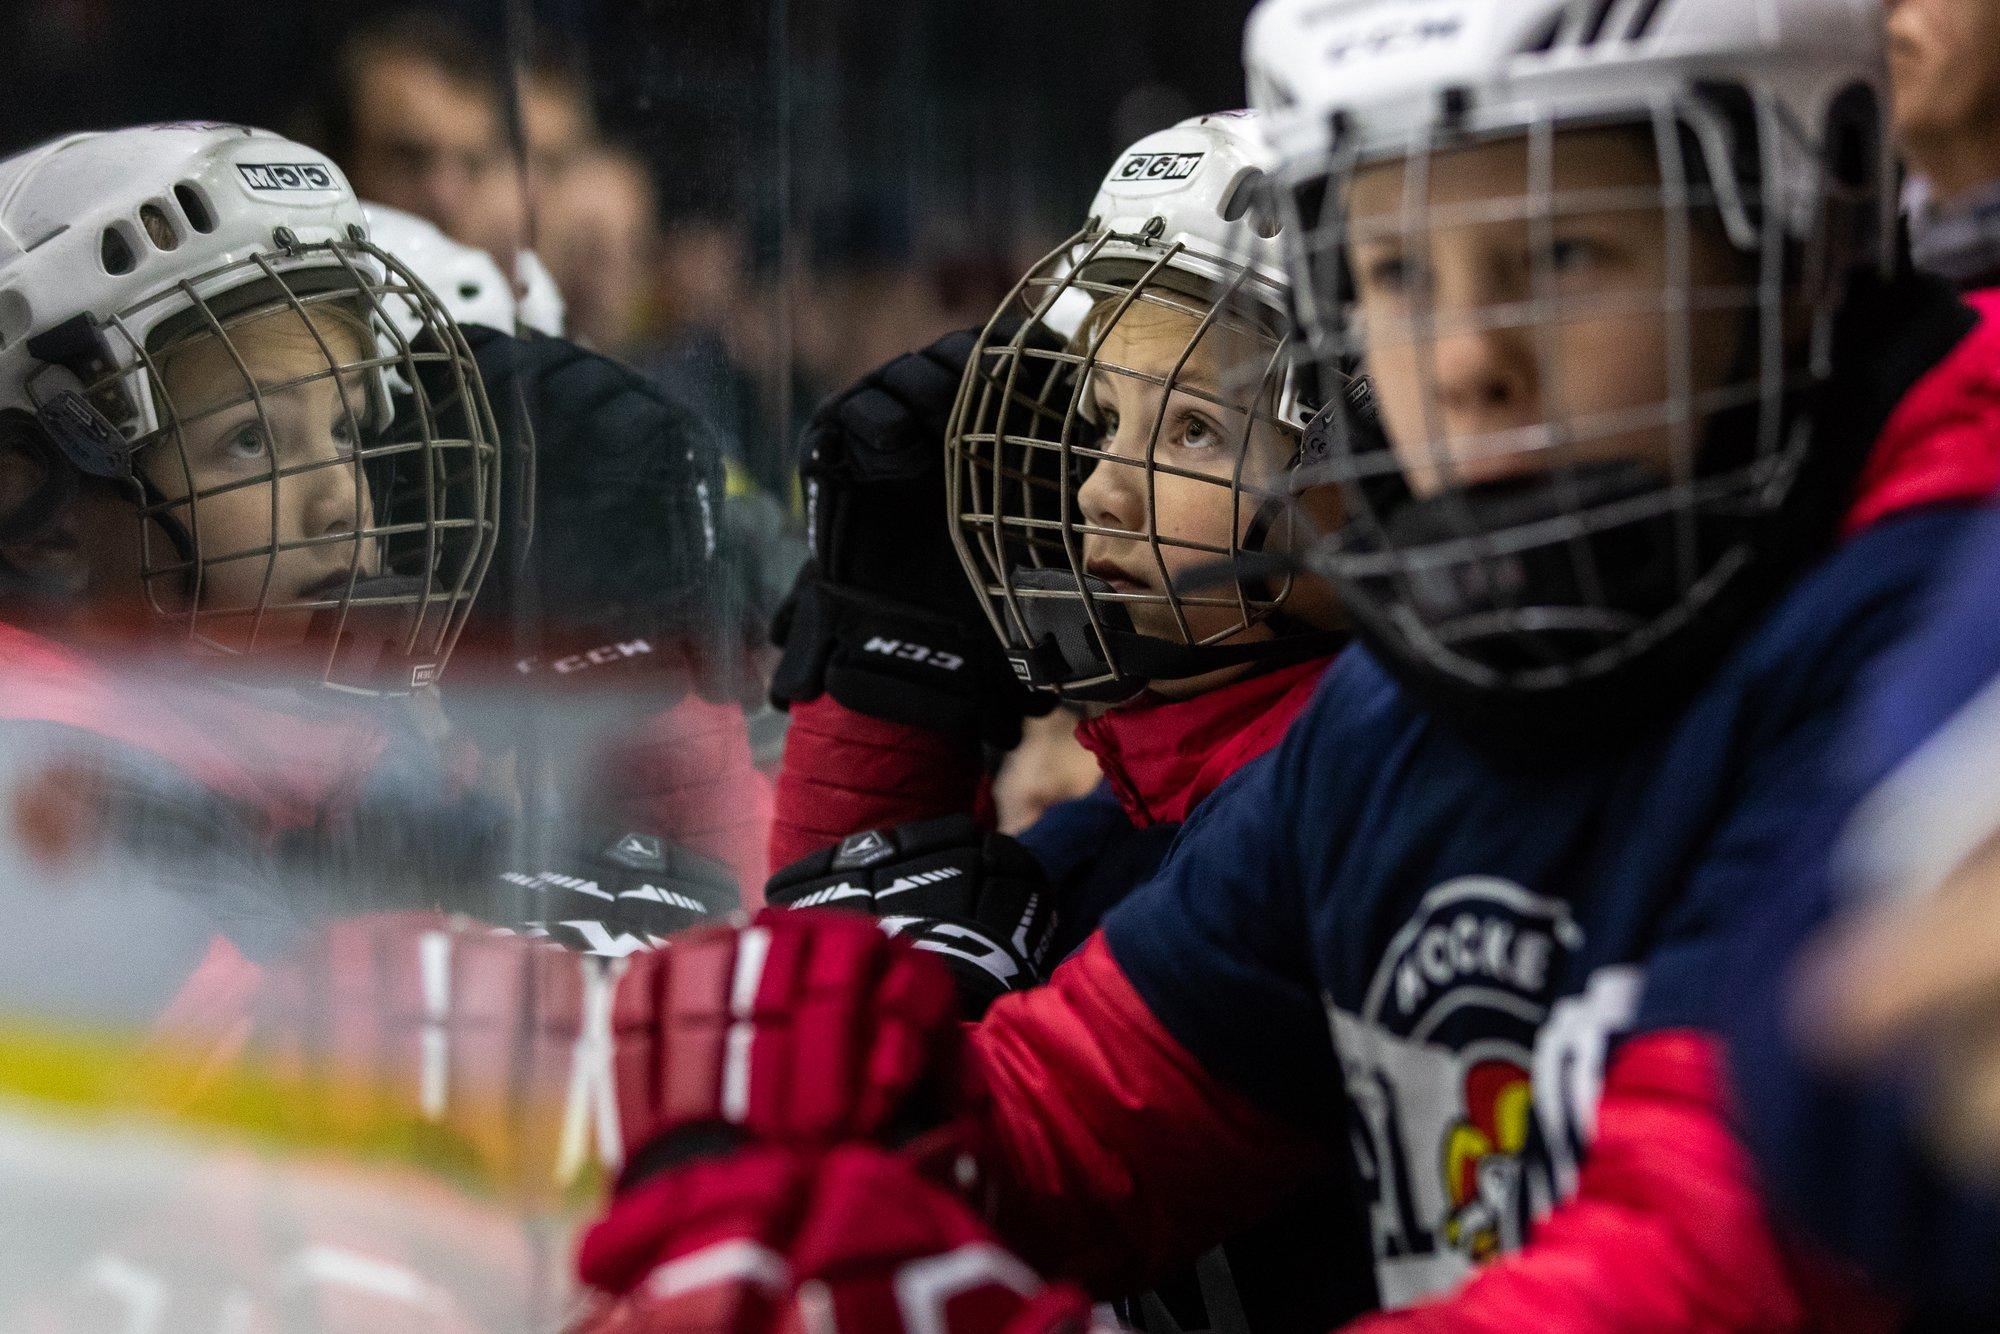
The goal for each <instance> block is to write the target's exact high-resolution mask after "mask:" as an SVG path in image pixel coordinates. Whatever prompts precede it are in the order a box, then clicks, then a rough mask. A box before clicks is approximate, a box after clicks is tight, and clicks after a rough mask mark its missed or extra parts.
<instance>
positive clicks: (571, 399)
mask: <svg viewBox="0 0 2000 1334" xmlns="http://www.w3.org/2000/svg"><path fill="white" fill-rule="evenodd" d="M465 334H466V340H467V342H468V343H469V344H470V345H471V347H472V351H473V356H474V358H475V359H476V360H477V361H478V363H479V371H480V375H481V377H482V378H483V379H484V380H485V382H486V390H487V395H488V397H489V398H490V399H491V400H492V404H493V416H494V419H495V421H496V423H497V424H498V425H499V428H500V434H501V438H502V440H503V441H504V442H506V443H507V444H508V445H509V447H510V450H509V453H510V457H511V458H515V459H518V458H519V457H520V448H519V447H520V446H521V445H522V444H524V443H526V442H527V441H529V440H530V439H532V445H533V451H534V454H533V458H534V466H533V478H532V483H529V482H528V481H527V480H526V479H525V478H524V477H523V476H522V475H521V472H520V470H519V469H518V467H517V468H516V469H515V470H513V472H512V473H511V474H510V476H509V477H508V479H507V481H508V485H509V486H510V488H511V490H512V493H511V494H509V495H508V496H507V505H506V507H505V508H504V510H503V513H505V514H506V515H507V516H508V520H509V522H508V527H507V531H506V532H505V534H504V535H503V538H502V541H501V543H500V547H499V550H498V551H497V552H496V553H495V555H494V559H493V564H492V566H491V568H490V569H489V571H488V574H487V579H486V583H485V586H484V588H483V589H482V591H481V593H480V596H479V612H478V615H479V618H480V619H481V620H484V621H486V622H488V623H489V626H490V627H492V628H495V629H498V628H501V627H506V628H509V629H511V628H512V626H513V625H516V624H520V623H523V622H525V623H527V624H529V625H531V626H532V627H533V628H534V630H535V632H536V634H537V636H538V638H539V641H540V643H539V647H538V649H536V651H534V652H533V653H532V654H531V656H532V657H534V658H535V659H536V660H537V662H538V663H539V664H541V665H543V666H545V667H546V668H547V669H548V670H549V672H550V673H551V674H552V675H555V676H561V675H565V674H567V673H571V672H590V671H596V672H598V673H599V674H623V673H625V672H626V671H627V670H628V669H637V670H639V671H644V670H646V669H648V668H651V667H655V666H665V665H668V663H669V661H672V662H674V663H676V664H678V663H679V661H680V660H681V659H682V657H683V654H682V653H680V652H679V650H683V649H687V648H698V647H699V646H701V645H705V644H711V643H722V642H727V643H730V644H732V645H733V644H734V643H736V642H738V641H739V640H740V635H737V634H736V633H735V632H734V629H733V626H732V625H731V624H730V622H731V620H732V614H733V612H734V609H732V608H730V607H727V606H723V605H719V602H718V598H717V596H716V595H717V592H718V590H719V589H720V588H721V587H722V582H723V581H722V579H721V571H720V568H719V565H718V557H717V525H716V507H717V506H718V505H719V504H720V501H721V497H722V490H723V474H722V468H723V463H722V448H721V444H720V442H719V439H718V437H717V436H716V434H715V433H714V431H712V430H711V429H710V428H709V426H708V424H707V423H706V422H704V421H703V420H702V419H701V418H700V417H699V416H698V415H697V414H696V413H695V412H694V411H693V410H692V409H691V408H689V407H687V406H686V405H685V404H682V403H681V402H679V401H677V400H676V399H674V398H673V397H671V396H670V395H669V394H667V393H666V392H665V391H664V390H662V389H661V388H660V386H658V385H656V384H654V383H653V382H652V381H650V380H648V379H646V378H645V377H644V376H642V375H640V374H638V373H637V372H636V371H633V370H631V369H629V368H628V367H626V366H624V365H621V364H620V363H618V362H616V361H613V360H612V359H611V358H609V357H605V356H601V355H599V354H598V353H595V352H592V351H589V350H588V349H586V348H582V347H579V346H577V345H576V344H575V343H572V342H569V341H568V340H566V339H562V338H551V337H543V336H539V335H535V336H528V337H520V338H517V337H515V336H513V335H511V334H503V333H498V332H495V331H494V330H492V329H485V328H480V327H477V326H474V327H470V328H468V329H466V331H465ZM524 502H526V503H524ZM523 514H529V515H532V519H531V527H529V528H525V529H524V528H522V527H520V526H518V525H517V524H516V523H515V522H514V520H515V519H516V517H517V516H520V515H523ZM642 642H643V643H645V644H647V645H649V646H650V648H651V650H652V651H651V654H650V655H649V654H647V653H645V652H638V653H634V652H621V651H620V648H619V646H620V645H632V644H635V643H642ZM670 645H671V646H672V647H673V648H674V649H675V650H676V652H675V653H673V654H671V655H670V654H668V653H667V648H668V646H670ZM526 647H528V648H531V649H535V646H534V645H533V644H530V645H527V646H526ZM610 669H615V671H611V670H610Z"/></svg>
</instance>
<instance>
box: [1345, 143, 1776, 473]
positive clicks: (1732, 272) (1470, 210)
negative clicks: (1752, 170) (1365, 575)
mask: <svg viewBox="0 0 2000 1334" xmlns="http://www.w3.org/2000/svg"><path fill="white" fill-rule="evenodd" d="M1532 157H1533V153H1532V152H1531V148H1530V144H1529V141H1528V139H1526V138H1525V137H1514V138H1508V139H1499V140H1494V141H1491V142H1486V143H1481V144H1475V145H1472V146H1469V147H1464V148H1457V149H1451V150H1445V151H1440V152H1437V153H1435V154H1433V155H1431V156H1430V157H1429V158H1428V159H1427V160H1426V161H1425V162H1423V163H1422V164H1413V163H1411V162H1409V161H1406V160H1403V159H1396V160H1389V161H1383V162H1378V163H1374V164H1371V165H1368V166H1365V167H1363V168H1361V169H1360V170H1359V171H1357V172H1356V173H1355V175H1354V177H1353V180H1352V184H1351V193H1350V197H1349V232H1348V238H1347V240H1348V250H1347V255H1348V261H1349V266H1350V270H1351V272H1352V275H1353V281H1354V292H1355V301H1356V307H1355V316H1356V318H1355V331H1356V333H1357V335H1358V337H1359V341H1360V345H1361V347H1362V349H1363V364H1364V366H1365V369H1366V371H1367V374H1368V376H1369V379H1370V381H1371V382H1372V384H1373V388H1374V392H1375V396H1376V399H1377V401H1378V403H1379V406H1380V411H1381V415H1382V420H1383V425H1384V427H1385V429H1386V430H1387V433H1388V436H1389V439H1390V442H1391V444H1392V445H1393V446H1394V449H1395V452H1396V458H1397V462H1398V463H1399V464H1400V466H1401V469H1402V472H1403V476H1404V478H1405V480H1406V481H1407V482H1408V483H1409V485H1410V487H1411V489H1412V490H1413V491H1414V492H1415V493H1416V494H1417V495H1419V496H1426V495H1432V494H1435V493H1437V492H1439V491H1442V490H1445V489H1447V488H1451V487H1463V486H1475V485H1479V484H1481V483H1489V482H1496V481H1500V480H1504V479H1509V478H1518V477H1524V476H1529V475H1535V474H1540V473H1544V472H1546V471H1548V470H1549V469H1551V468H1554V467H1557V466H1561V465H1564V464H1587V463H1601V462H1609V461H1623V460H1637V461H1640V462H1642V463H1645V464H1647V465H1649V466H1652V467H1655V468H1657V469H1658V470H1659V471H1660V472H1662V473H1663V474H1666V475H1670V476H1671V475H1678V474H1679V473H1680V472H1681V470H1682V469H1687V468H1691V467H1692V460H1691V458H1687V457H1683V455H1684V454H1685V453H1687V452H1691V449H1692V446H1693V444H1694V442H1696V441H1698V440H1699V438H1700V434H1701V430H1702V427H1703V425H1704V419H1705V418H1706V417H1707V416H1709V415H1710V414H1711V413H1713V412H1714V411H1717V410H1719V409H1720V406H1724V405H1726V401H1727V399H1728V397H1729V395H1728V394H1727V393H1726V392H1725V391H1727V390H1729V389H1730V388H1731V386H1730V385H1729V383H1728V381H1729V377H1730V375H1731V373H1732V370H1733V369H1734V368H1736V367H1737V366H1738V364H1739V360H1740V358H1739V347H1740V344H1741V342H1742V330H1743V327H1744V311H1745V309H1746V308H1747V307H1748V306H1749V304H1750V303H1751V302H1752V300H1753V297H1752V294H1751V293H1750V291H1749V290H1748V281H1749V280H1748V274H1747V268H1748V266H1747V265H1746V264H1745V262H1744V261H1743V259H1742V258H1741V256H1740V255H1739V254H1738V253H1737V252H1736V251H1735V250H1733V249H1732V248H1731V247H1730V246H1729V245H1728V243H1727V241H1726V240H1725V238H1724V237H1723V235H1722V233H1721V230H1720V227H1719V225H1718V224H1717V223H1716V222H1715V221H1714V220H1713V216H1712V213H1704V212H1703V211H1702V210H1699V209H1696V210H1693V211H1691V212H1690V214H1689V225H1688V226H1687V227H1686V228H1685V229H1684V230H1683V229H1679V228H1677V227H1676V225H1675V221H1676V220H1675V216H1674V214H1673V212H1672V211H1671V208H1670V206H1669V204H1668V202H1667V195H1668V192H1664V191H1663V190H1662V189H1661V176H1660V168H1659V162H1658V153H1657V151H1656V149H1655V147H1654V142H1653V138H1652V135H1651V133H1650V131H1647V130H1641V129H1633V128H1622V129H1620V128H1613V129H1590V130H1570V131H1563V132H1558V133H1556V134H1555V135H1554V136H1553V140H1552V151H1550V152H1549V154H1548V162H1547V163H1546V168H1545V170H1546V174H1545V176H1543V179H1542V180H1541V181H1539V182H1538V181H1537V180H1536V177H1537V176H1538V175H1542V173H1539V172H1537V171H1536V170H1534V164H1533V163H1532V161H1531V159H1532ZM1683 241H1684V242H1685V244H1683V243H1682V242H1683Z"/></svg>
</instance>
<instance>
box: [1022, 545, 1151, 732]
mask: <svg viewBox="0 0 2000 1334" xmlns="http://www.w3.org/2000/svg"><path fill="white" fill-rule="evenodd" d="M1010 582H1011V583H1012V584H1013V586H1014V588H1015V590H1016V591H1017V592H1021V593H1054V594H1059V595H1060V596H1056V597H1017V598H1016V599H1015V600H1014V605H1016V606H1018V607H1019V608H1020V610H1021V622H1022V628H1023V629H1025V630H1026V631H1027V635H1028V645H1027V647H1026V648H1021V647H1019V646H1016V645H1009V646H1008V652H1007V662H1008V665H1010V666H1011V667H1013V669H1014V675H1015V676H1017V677H1019V678H1020V679H1021V683H1022V684H1023V685H1025V686H1027V687H1028V688H1029V689H1031V690H1049V691H1054V692H1055V693H1056V694H1059V695H1061V696H1062V697H1063V698H1064V699H1072V700H1076V701H1078V702H1080V703H1087V704H1116V703H1119V702H1121V701H1123V700H1128V699H1130V698H1132V697H1133V696H1134V695H1136V694H1138V693H1139V692H1140V691H1142V690H1144V689H1145V688H1146V682H1145V680H1143V679H1141V680H1136V681H1135V680H1133V679H1131V678H1129V677H1127V676H1126V675H1125V674H1124V673H1122V672H1121V671H1120V670H1119V669H1118V668H1116V667H1114V666H1112V663H1111V659H1112V656H1113V651H1112V650H1110V649H1108V648H1107V646H1106V645H1105V644H1104V642H1103V639H1100V637H1099V635H1098V632H1097V629H1096V628H1094V627H1093V626H1092V625H1091V623H1090V611H1091V607H1092V606H1094V607H1095V608H1096V611H1097V623H1098V625H1099V626H1101V627H1103V631H1104V638H1108V639H1112V640H1117V639H1119V638H1121V637H1136V635H1137V632H1136V631H1135V630H1134V629H1133V628H1132V613H1131V611H1130V610H1129V609H1127V607H1126V606H1125V604H1124V603H1122V602H1118V601H1116V600H1114V599H1113V597H1112V592H1113V590H1112V587H1111V585H1110V584H1108V583H1106V582H1104V580H1102V579H1097V578H1093V577H1092V576H1090V575H1084V576H1083V577H1082V579H1081V580H1079V579H1078V578H1077V576H1076V575H1075V574H1073V573H1071V572H1070V571H1068V570H1057V569H1029V568H1027V567H1025V566H1022V567H1018V568H1016V569H1015V570H1014V572H1013V574H1012V575H1011V577H1010ZM1085 589H1088V590H1089V594H1090V597H1091V603H1090V604H1086V603H1085V601H1084V590H1085ZM1100 677H1109V678H1110V679H1109V680H1101V681H1098V680H1097V678H1100ZM1081 681H1097V683H1096V684H1094V685H1078V684H1075V683H1076V682H1081Z"/></svg>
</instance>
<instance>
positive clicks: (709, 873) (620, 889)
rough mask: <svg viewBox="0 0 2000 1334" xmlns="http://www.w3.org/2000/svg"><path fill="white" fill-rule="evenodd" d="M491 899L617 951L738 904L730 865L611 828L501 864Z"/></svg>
mask: <svg viewBox="0 0 2000 1334" xmlns="http://www.w3.org/2000/svg"><path fill="white" fill-rule="evenodd" d="M500 881H501V884H500V894H499V896H498V900H497V902H496V903H495V905H494V909H495V911H494V912H492V913H489V914H485V915H489V916H497V917H499V918H500V919H501V920H503V921H505V922H511V921H516V920H518V921H523V922H526V923H528V928H527V933H528V934H531V935H541V936H546V937H548V938H550V939H552V940H555V941H556V942H557V943H559V944H561V945H564V946H566V947H567V948H569V949H573V950H576V951H578V952H580V953H583V954H594V955H598V956H601V957H605V958H613V959H619V958H623V957H625V956H626V955H628V954H632V953H635V952H637V951H639V950H642V949H646V948H648V947H651V946H656V945H660V944H662V943H664V942H665V940H666V938H667V937H668V936H671V935H673V934H675V933H676V932H680V931H686V930H688V929H690V928H692V927H697V926H711V925H714V924H716V923H718V922H722V921H725V920H727V918H728V917H729V915H730V914H731V913H733V912H736V911H737V910H738V909H740V908H741V907H742V906H743V903H742V894H741V892H740V891H739V890H738V889H737V886H736V877H735V873H734V872H732V871H731V870H730V869H729V868H728V867H727V866H724V865H723V864H722V863H721V862H718V861H715V860H713V859H712V858H708V857H704V856H702V855H701V854H700V853H697V852H693V851H691V850H689V849H687V848H684V847H682V846H680V845H679V844H677V843H675V842H674V841H673V840H671V839H668V838H663V837H661V836H660V835H658V834H648V833H643V832H640V831H637V830H629V829H616V830H610V831H605V832H600V833H599V834H598V835H597V836H595V837H590V838H584V839H581V840H580V841H579V842H578V843H577V844H576V848H575V851H573V852H572V853H571V854H570V855H569V856H568V857H566V858H563V859H561V860H560V861H558V862H557V863H556V864H555V865H554V866H553V867H550V868H548V869H544V870H540V871H503V872H501V874H500Z"/></svg>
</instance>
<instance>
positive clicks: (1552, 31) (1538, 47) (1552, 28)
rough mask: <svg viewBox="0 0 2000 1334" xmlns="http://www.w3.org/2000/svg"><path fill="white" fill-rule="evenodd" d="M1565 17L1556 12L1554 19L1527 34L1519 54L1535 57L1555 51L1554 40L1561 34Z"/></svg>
mask: <svg viewBox="0 0 2000 1334" xmlns="http://www.w3.org/2000/svg"><path fill="white" fill-rule="evenodd" d="M1567 17H1568V15H1566V14H1564V13H1561V12H1558V13H1557V14H1556V16H1555V17H1554V18H1552V19H1550V20H1549V21H1548V22H1547V23H1544V24H1543V25H1542V26H1541V27H1539V28H1537V29H1535V30H1534V31H1533V32H1531V33H1529V34H1528V40H1527V41H1525V42H1522V43H1521V54H1522V55H1524V56H1537V55H1545V54H1547V53H1548V52H1550V51H1553V50H1555V46H1556V38H1557V37H1558V36H1559V35H1560V34H1561V33H1562V28H1563V20H1564V19H1565V18H1567Z"/></svg>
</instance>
